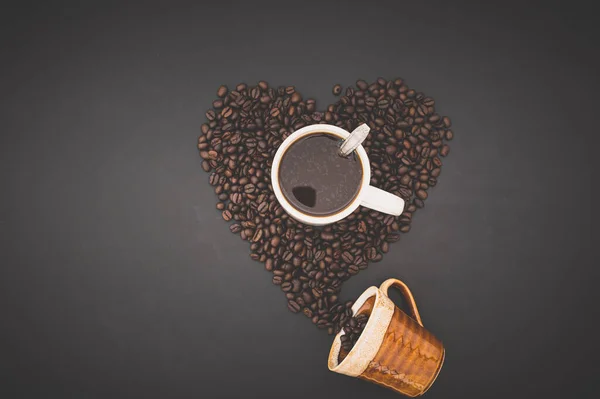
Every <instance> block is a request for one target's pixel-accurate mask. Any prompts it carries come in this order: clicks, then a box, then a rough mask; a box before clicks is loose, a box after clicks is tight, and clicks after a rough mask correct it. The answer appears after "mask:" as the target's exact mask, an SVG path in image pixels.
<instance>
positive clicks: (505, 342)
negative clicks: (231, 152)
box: [0, 1, 600, 398]
mask: <svg viewBox="0 0 600 399" xmlns="http://www.w3.org/2000/svg"><path fill="white" fill-rule="evenodd" d="M216 3H217V2H215V4H212V5H202V4H199V3H197V2H196V3H190V4H189V5H186V6H180V7H174V6H172V5H171V6H167V5H163V6H158V5H152V6H151V5H148V4H147V5H145V6H143V7H142V6H125V5H122V4H117V3H110V2H102V5H96V6H91V5H88V6H82V5H74V6H66V5H65V6H59V5H57V4H56V3H55V4H54V5H47V4H46V5H43V6H39V7H31V8H30V9H25V8H22V7H21V8H18V9H16V8H10V7H9V8H6V9H5V10H3V11H2V17H1V18H2V28H1V29H2V32H3V34H2V36H1V39H0V40H2V44H3V54H4V57H5V60H4V61H3V63H2V64H1V65H0V72H1V75H0V76H1V77H0V92H1V93H2V95H1V97H0V102H1V108H0V114H1V118H0V119H1V121H2V134H1V138H0V148H1V151H2V157H1V158H0V160H1V163H2V168H0V183H1V186H0V187H1V190H2V195H1V196H0V264H1V269H0V285H1V290H0V310H1V314H2V328H1V332H0V334H1V337H2V340H1V342H0V345H1V350H0V372H1V374H0V375H1V377H0V392H3V391H5V392H7V393H10V396H6V397H11V398H24V397H40V398H41V397H44V398H47V397H61V398H66V397H78V398H106V397H111V398H132V397H145V398H167V397H168V398H191V397H208V398H221V397H223V398H225V397H261V398H281V397H286V398H301V397H312V398H324V397H334V398H337V397H346V398H366V397H381V398H393V397H397V396H395V395H394V394H393V393H391V392H388V391H386V390H384V389H382V388H379V387H376V386H373V385H371V384H369V383H366V382H363V381H358V380H353V379H350V378H347V377H343V376H339V375H335V374H333V373H330V372H329V371H328V370H327V366H326V358H327V354H328V350H329V346H330V343H331V337H328V336H327V335H326V334H325V333H323V332H322V331H319V330H317V329H316V328H314V326H313V325H312V324H311V323H310V322H309V321H308V320H307V319H306V318H305V317H303V316H301V315H292V314H291V313H289V312H288V310H287V308H286V304H285V298H284V296H283V294H282V293H281V292H280V290H279V289H278V288H277V287H274V286H272V284H271V275H270V274H268V273H266V272H264V271H263V270H262V266H261V265H260V264H258V263H254V262H252V261H251V260H250V259H249V257H248V245H247V243H245V242H242V241H241V240H239V238H237V237H235V236H233V235H232V234H230V233H229V230H228V229H227V226H226V225H225V223H223V221H222V220H221V218H220V216H219V214H218V212H217V211H216V210H215V208H214V204H215V202H216V199H215V196H214V194H213V192H212V190H211V189H210V187H209V185H208V183H207V180H208V176H207V175H206V174H205V173H204V172H203V171H202V170H201V168H200V159H199V157H198V155H197V151H196V148H195V144H196V138H197V135H198V134H199V126H200V124H201V123H202V121H203V114H204V111H205V110H206V108H207V107H208V106H209V105H210V103H211V101H212V99H213V98H214V93H215V91H216V89H217V87H218V85H219V84H221V83H227V84H229V85H230V86H231V85H235V84H236V83H238V82H240V81H246V82H256V81H257V80H259V79H266V80H268V81H269V82H271V83H273V84H276V85H277V84H294V85H296V86H297V88H298V89H299V91H301V92H302V93H303V94H304V95H306V96H314V97H315V98H316V99H317V103H318V105H319V107H320V108H321V109H323V108H325V106H326V104H328V103H329V102H331V101H333V96H332V95H331V86H332V85H333V84H334V83H341V84H343V85H348V84H351V83H353V82H354V81H355V80H356V79H357V78H365V79H367V80H369V79H374V78H376V77H378V76H384V77H388V78H393V77H396V76H401V77H403V78H405V79H406V81H407V82H408V84H409V85H410V86H411V87H413V88H415V89H417V90H420V91H424V92H425V93H426V94H428V95H430V96H433V97H434V98H435V99H436V101H437V103H438V109H439V111H440V112H441V113H442V114H446V115H449V116H451V117H452V120H453V122H454V131H455V132H456V138H455V140H454V142H453V143H452V145H451V146H452V148H451V153H450V156H449V158H448V159H447V161H445V166H444V168H443V172H442V176H441V178H440V183H439V185H438V186H436V187H435V188H434V189H433V190H432V191H431V193H430V194H431V195H430V198H429V199H428V200H427V204H426V207H425V208H424V209H423V210H421V211H419V212H418V213H417V214H416V216H415V218H414V224H413V228H412V231H411V232H410V233H409V234H407V235H405V236H404V237H403V238H402V240H401V241H400V242H399V243H397V244H395V245H393V246H392V248H391V251H390V253H389V254H388V255H387V256H386V257H385V258H384V260H383V261H382V262H381V263H379V264H374V265H372V266H371V267H370V268H369V269H368V270H367V271H366V272H363V273H361V274H360V275H358V276H355V277H353V278H352V279H351V280H350V281H349V282H348V283H347V284H346V285H345V286H344V289H343V292H342V297H343V298H346V299H350V298H355V297H356V296H357V295H358V294H359V293H360V292H362V290H364V289H365V288H366V287H368V286H370V285H372V284H379V283H380V282H381V281H382V280H383V279H385V278H387V277H391V276H394V277H399V278H403V279H404V280H405V281H406V282H407V283H408V284H409V286H410V287H411V288H412V289H413V292H414V294H415V296H416V299H417V303H418V304H419V306H420V310H421V314H422V316H423V319H424V323H425V325H426V326H427V327H428V328H429V329H430V330H431V331H432V332H434V333H435V334H436V335H437V336H439V337H440V338H441V339H442V340H443V341H444V342H445V344H446V347H447V361H446V364H445V366H444V369H443V370H442V373H441V374H440V377H439V379H438V380H437V382H436V384H435V385H434V386H433V387H432V389H431V390H430V392H429V393H428V394H427V397H429V398H443V397H444V398H455V397H461V398H504V397H511V398H530V397H555V396H559V395H567V394H568V396H569V397H578V398H582V397H594V396H595V392H594V390H595V389H596V388H597V386H594V385H593V382H592V381H593V380H595V381H597V371H598V366H597V364H596V363H594V362H595V359H596V356H594V355H593V351H594V350H596V349H597V343H596V342H595V341H596V340H595V338H594V337H593V336H592V335H593V334H592V335H590V333H589V331H590V330H588V327H589V326H590V324H589V323H590V321H589V318H588V317H586V316H587V315H589V312H590V310H591V309H590V304H593V303H595V302H597V301H598V297H597V294H594V293H592V288H593V284H594V280H595V279H597V277H598V273H597V271H595V269H592V268H591V266H592V265H591V248H590V247H591V232H592V227H591V221H590V217H591V192H590V184H591V182H592V178H591V172H590V169H589V164H590V161H591V149H590V147H589V145H588V142H587V138H586V133H588V132H592V127H593V126H594V125H595V122H593V119H594V118H595V115H596V114H597V104H594V100H595V98H597V89H598V80H599V78H598V75H597V70H598V67H599V66H600V65H599V63H598V59H597V55H596V53H597V49H598V43H597V42H596V41H594V40H595V39H594V37H595V36H597V29H595V28H594V25H595V22H594V21H593V20H592V17H593V14H592V13H591V12H590V10H589V9H586V8H582V7H579V6H576V5H574V3H572V2H569V6H568V8H567V7H558V6H553V5H550V4H549V3H548V2H545V3H544V6H543V7H533V6H532V7H528V6H525V5H523V4H522V2H521V3H518V6H511V5H509V4H508V3H506V2H500V4H502V5H501V6H490V5H489V4H488V5H486V6H485V7H484V6H482V5H480V6H477V7H471V6H466V5H460V4H458V3H455V2H438V4H433V2H417V3H415V2H410V3H409V2H403V1H394V2H360V3H359V2H349V3H347V4H342V3H340V5H326V4H320V5H309V4H308V3H306V2H299V3H296V4H294V5H292V4H285V5H284V4H283V2H280V3H274V4H270V5H268V6H267V5H262V4H259V3H255V2H245V3H243V4H233V3H230V2H225V1H224V2H219V3H218V4H216ZM450 4H452V5H450ZM328 48H329V49H328ZM594 274H595V275H594Z"/></svg>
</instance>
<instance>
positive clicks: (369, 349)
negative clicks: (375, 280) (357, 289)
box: [328, 278, 446, 397]
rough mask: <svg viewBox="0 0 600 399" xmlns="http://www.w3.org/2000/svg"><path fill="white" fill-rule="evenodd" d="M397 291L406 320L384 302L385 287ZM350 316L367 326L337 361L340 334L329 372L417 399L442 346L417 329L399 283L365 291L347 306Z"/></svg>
mask: <svg viewBox="0 0 600 399" xmlns="http://www.w3.org/2000/svg"><path fill="white" fill-rule="evenodd" d="M391 286H396V287H398V288H400V290H401V292H402V294H403V296H404V297H405V298H406V300H407V302H408V306H409V307H410V309H411V313H412V317H410V316H408V315H407V314H406V313H404V312H403V311H402V310H400V309H399V308H398V307H397V306H396V305H394V303H393V302H392V301H391V300H390V298H388V296H387V292H388V289H389V287H391ZM352 313H353V315H354V316H356V315H358V314H368V315H369V319H368V321H367V324H366V326H365V328H364V330H363V332H362V334H361V335H360V337H359V338H358V341H357V342H356V344H355V345H354V347H353V348H352V349H351V350H350V352H348V353H347V354H346V357H344V358H343V359H342V360H341V361H340V360H339V358H340V352H341V351H342V346H341V339H340V337H341V336H342V335H344V331H343V330H342V331H340V332H339V333H338V334H337V335H336V337H335V339H334V341H333V345H332V346H331V351H330V352H329V360H328V367H329V370H331V371H334V372H336V373H341V374H346V375H348V376H351V377H358V378H361V379H364V380H367V381H371V382H373V383H376V384H379V385H382V386H385V387H387V388H390V389H392V390H394V391H396V392H398V393H402V394H404V395H407V396H410V397H415V396H420V395H423V394H424V393H425V392H426V391H427V390H428V389H429V387H431V385H432V384H433V382H434V381H435V379H436V378H437V376H438V374H439V372H440V370H441V368H442V364H443V363H444V357H445V353H446V351H445V349H444V346H443V345H442V342H441V341H439V340H438V339H437V338H436V337H434V336H433V334H431V333H430V332H429V331H427V330H426V329H425V328H424V327H423V322H422V321H421V316H420V315H419V311H418V309H417V305H416V303H415V299H414V298H413V296H412V294H411V292H410V290H409V289H408V287H407V286H406V284H404V283H403V282H402V281H400V280H397V279H393V278H391V279H388V280H386V281H385V282H384V283H383V284H381V287H380V288H377V287H369V288H368V289H367V290H365V292H363V294H362V295H361V296H360V297H359V298H358V299H357V300H356V302H355V303H354V305H353V306H352Z"/></svg>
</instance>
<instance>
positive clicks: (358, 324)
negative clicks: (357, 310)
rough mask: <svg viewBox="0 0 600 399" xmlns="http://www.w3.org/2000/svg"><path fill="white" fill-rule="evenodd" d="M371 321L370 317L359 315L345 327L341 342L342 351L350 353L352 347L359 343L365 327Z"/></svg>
mask: <svg viewBox="0 0 600 399" xmlns="http://www.w3.org/2000/svg"><path fill="white" fill-rule="evenodd" d="M368 320H369V316H368V315H366V314H359V315H357V316H356V317H352V318H351V319H350V321H349V322H348V323H346V325H345V326H343V329H344V335H342V336H341V337H340V341H341V342H342V349H343V350H344V352H350V350H351V349H352V347H353V346H354V345H355V344H356V341H358V337H360V334H362V332H363V330H364V329H365V326H366V325H367V321H368Z"/></svg>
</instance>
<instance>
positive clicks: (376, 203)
mask: <svg viewBox="0 0 600 399" xmlns="http://www.w3.org/2000/svg"><path fill="white" fill-rule="evenodd" d="M360 204H361V205H362V206H365V207H367V208H370V209H374V210H376V211H379V212H383V213H387V214H388V215H394V216H400V215H401V214H402V211H403V210H404V200H403V199H402V198H400V197H398V196H397V195H394V194H391V193H388V192H387V191H384V190H382V189H380V188H377V187H373V186H367V187H365V189H364V190H363V192H362V194H361V198H360Z"/></svg>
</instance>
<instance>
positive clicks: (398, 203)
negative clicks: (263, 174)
mask: <svg viewBox="0 0 600 399" xmlns="http://www.w3.org/2000/svg"><path fill="white" fill-rule="evenodd" d="M317 133H325V134H330V135H333V136H336V137H338V138H340V139H342V140H343V139H345V138H347V137H348V136H349V135H350V133H349V132H347V131H346V130H344V129H342V128H340V127H337V126H334V125H328V124H324V123H319V124H315V125H310V126H305V127H303V128H302V129H299V130H297V131H295V132H294V133H292V134H291V135H290V136H288V137H287V138H286V139H285V140H284V141H283V143H281V146H279V148H278V149H277V153H275V157H274V158H273V164H272V166H271V184H272V186H273V191H274V192H275V197H277V201H279V204H281V206H282V207H283V209H284V210H285V211H286V212H287V213H288V215H290V216H291V217H293V218H294V219H296V220H298V221H300V222H302V223H306V224H310V225H313V226H322V225H326V224H330V223H335V222H337V221H339V220H342V219H343V218H345V217H346V216H348V215H350V214H351V213H352V212H354V211H355V210H356V208H358V207H359V206H361V205H362V206H365V207H367V208H370V209H374V210H376V211H380V212H383V213H387V214H390V215H395V216H399V215H401V214H402V211H403V210H404V200H403V199H402V198H400V197H398V196H396V195H394V194H391V193H388V192H387V191H384V190H381V189H379V188H377V187H373V186H371V185H370V184H369V183H370V181H371V164H370V162H369V157H368V155H367V152H366V151H365V149H364V147H363V146H362V145H359V146H358V147H357V148H356V150H355V151H356V154H357V155H358V159H359V160H360V162H361V166H362V171H363V176H362V179H361V183H360V184H361V186H360V189H359V191H358V194H357V195H356V197H355V198H354V199H353V200H352V202H350V203H349V204H348V205H347V206H346V207H345V208H344V209H342V210H340V211H338V212H336V213H334V214H332V215H327V216H318V215H310V214H308V213H305V212H303V211H301V210H299V209H296V208H295V207H294V206H293V205H292V204H291V203H290V202H289V201H288V200H287V199H286V197H285V195H284V194H283V191H282V189H281V187H280V183H279V166H280V164H281V159H282V158H283V155H284V154H285V152H286V151H287V149H288V148H290V147H291V146H292V145H294V143H295V142H297V141H298V140H300V139H302V138H304V137H306V136H309V135H311V134H317Z"/></svg>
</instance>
